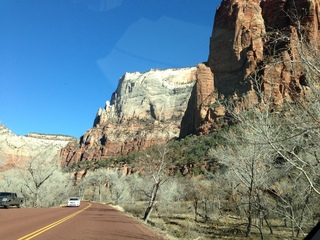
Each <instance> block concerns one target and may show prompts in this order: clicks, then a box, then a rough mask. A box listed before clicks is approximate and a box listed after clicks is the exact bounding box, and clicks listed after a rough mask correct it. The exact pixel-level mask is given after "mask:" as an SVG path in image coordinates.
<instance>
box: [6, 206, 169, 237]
mask: <svg viewBox="0 0 320 240" xmlns="http://www.w3.org/2000/svg"><path fill="white" fill-rule="evenodd" d="M0 239H1V240H12V239H14V240H17V239H18V240H27V239H36V240H51V239H52V240H63V239H68V240H73V239H77V240H91V239H99V240H100V239H101V240H103V239H107V240H120V239H121V240H126V239H130V240H137V239H139V240H144V239H145V240H151V239H155V240H165V239H166V238H165V237H164V236H161V235H160V234H159V233H157V232H156V231H154V230H153V229H151V228H149V227H148V226H146V225H144V224H142V223H140V222H138V221H136V220H134V219H133V218H131V217H128V216H126V215H125V214H124V213H122V212H120V211H117V210H115V209H114V208H112V207H110V206H108V205H104V204H99V203H90V202H81V206H80V207H61V208H20V209H18V208H10V209H4V208H0Z"/></svg>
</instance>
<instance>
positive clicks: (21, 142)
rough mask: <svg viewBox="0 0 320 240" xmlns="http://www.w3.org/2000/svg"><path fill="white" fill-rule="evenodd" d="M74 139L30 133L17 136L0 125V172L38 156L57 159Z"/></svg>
mask: <svg viewBox="0 0 320 240" xmlns="http://www.w3.org/2000/svg"><path fill="white" fill-rule="evenodd" d="M70 141H76V138H73V137H70V136H62V135H52V134H49V135H47V134H36V133H32V134H30V135H28V136H18V135H16V134H14V133H13V132H12V131H11V130H9V129H8V128H7V127H5V126H4V125H2V124H0V170H5V169H8V168H14V167H17V166H19V164H20V163H22V162H25V161H28V160H31V159H32V158H34V157H35V156H38V155H39V154H44V155H45V156H47V157H51V158H54V157H56V158H58V157H59V153H60V150H61V149H62V148H64V147H66V146H67V144H68V143H69V142H70Z"/></svg>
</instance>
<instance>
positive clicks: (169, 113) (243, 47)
mask: <svg viewBox="0 0 320 240" xmlns="http://www.w3.org/2000/svg"><path fill="white" fill-rule="evenodd" d="M319 4H320V3H319V0H223V1H222V2H221V5H220V7H219V8H218V9H217V10H216V14H215V21H214V26H213V31H212V36H211V38H210V51H209V54H208V55H209V56H208V60H207V62H204V63H200V64H198V66H196V67H192V68H184V69H167V70H151V71H149V72H146V73H126V74H125V75H124V76H123V77H122V78H121V79H120V81H119V85H118V88H117V90H116V91H115V93H114V94H113V96H112V100H111V102H107V103H106V106H105V107H104V109H99V110H98V113H97V115H96V117H95V120H94V125H93V128H91V129H90V130H89V131H87V132H86V133H85V134H84V135H83V136H82V137H81V139H80V142H79V144H77V145H75V144H71V143H70V144H69V145H68V146H67V147H66V148H64V149H63V150H62V152H61V156H62V157H63V159H64V160H63V164H65V165H69V164H71V163H73V162H78V161H84V160H93V161H97V160H99V159H104V158H109V157H115V156H118V155H122V154H128V153H132V152H135V151H139V150H141V149H144V148H147V147H148V146H151V145H152V144H157V143H161V142H166V141H168V140H169V139H172V138H175V137H184V136H186V135H188V134H192V133H197V134H207V133H209V132H212V131H216V130H217V129H219V128H220V127H221V126H223V125H224V124H227V123H226V122H225V121H224V118H225V116H226V109H225V108H224V106H223V105H221V104H219V102H220V101H221V100H222V101H223V100H225V99H231V100H232V101H233V105H234V106H235V108H238V110H239V109H241V108H246V107H249V106H252V105H253V104H259V102H261V101H263V99H259V96H258V95H257V94H256V87H257V86H256V84H257V83H256V82H254V81H253V80H252V79H253V77H254V76H253V75H254V74H257V71H256V70H257V69H258V68H259V69H264V70H263V71H260V72H259V76H258V77H259V81H260V82H259V85H260V87H261V89H262V91H265V93H266V95H267V96H271V97H270V99H271V101H272V103H273V105H274V106H277V105H278V106H280V105H281V104H282V103H283V101H284V99H286V100H287V101H292V100H293V99H294V98H296V97H299V96H302V95H303V94H305V91H306V84H305V81H303V79H305V76H304V73H303V71H301V66H300V65H299V63H298V62H299V60H300V58H301V56H300V55H299V53H298V51H297V50H296V49H298V45H299V41H297V40H298V39H299V36H301V35H304V36H305V39H306V41H307V42H308V43H312V42H317V41H318V39H319V23H320V13H319V9H320V6H319ZM213 13H214V9H213ZM270 59H271V60H270ZM286 62H287V63H286ZM288 63H293V64H288ZM266 69H267V70H266Z"/></svg>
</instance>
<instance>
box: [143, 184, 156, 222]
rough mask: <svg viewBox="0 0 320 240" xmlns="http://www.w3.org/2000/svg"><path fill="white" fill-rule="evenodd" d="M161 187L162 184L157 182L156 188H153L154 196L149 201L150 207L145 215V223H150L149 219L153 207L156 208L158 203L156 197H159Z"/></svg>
mask: <svg viewBox="0 0 320 240" xmlns="http://www.w3.org/2000/svg"><path fill="white" fill-rule="evenodd" d="M159 187H160V182H157V183H156V184H155V185H154V186H153V189H152V194H151V197H150V200H149V204H148V207H147V209H146V211H145V213H144V217H143V221H144V222H148V219H149V217H150V215H151V212H152V210H153V207H154V204H155V202H156V197H157V193H158V190H159Z"/></svg>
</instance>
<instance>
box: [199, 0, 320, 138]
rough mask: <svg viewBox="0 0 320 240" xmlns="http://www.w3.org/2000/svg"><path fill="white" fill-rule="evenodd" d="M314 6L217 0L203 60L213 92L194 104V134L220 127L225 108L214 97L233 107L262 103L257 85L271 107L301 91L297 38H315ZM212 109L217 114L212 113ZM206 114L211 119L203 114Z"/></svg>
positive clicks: (300, 0)
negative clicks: (195, 110) (209, 72)
mask: <svg viewBox="0 0 320 240" xmlns="http://www.w3.org/2000/svg"><path fill="white" fill-rule="evenodd" d="M319 4H320V3H319V1H318V0H262V1H260V0H224V1H222V3H221V6H220V7H219V8H218V9H217V12H216V15H215V22H214V28H213V31H212V36H211V39H210V53H209V58H208V62H207V66H208V67H210V69H211V71H212V73H213V76H214V78H213V82H214V89H215V94H213V95H215V96H212V97H211V100H209V101H210V104H208V101H204V102H202V103H198V107H197V109H198V110H197V113H196V116H195V117H196V118H197V120H196V121H195V122H196V123H198V125H196V128H197V129H198V132H199V133H203V134H206V133H209V132H211V131H212V130H214V129H216V128H217V126H218V127H219V126H221V125H223V123H221V119H223V115H224V114H225V113H224V111H225V110H224V108H223V107H222V105H221V104H219V101H220V102H221V101H224V100H226V99H228V100H230V99H231V101H233V103H232V105H233V106H235V107H236V108H238V109H244V108H248V107H250V106H252V105H257V104H259V102H260V101H263V100H264V99H259V96H257V94H256V90H257V89H256V87H257V86H259V88H260V90H262V91H264V93H265V95H266V96H268V97H269V99H268V101H271V104H270V106H271V107H272V106H281V105H282V104H283V102H284V100H286V101H288V102H290V101H294V99H295V98H299V97H301V96H303V95H304V94H305V90H306V81H305V79H306V76H304V73H303V70H302V64H301V62H302V61H303V60H302V56H301V52H299V51H298V49H299V48H301V45H300V44H301V36H303V38H304V39H305V41H306V42H305V43H307V44H317V42H318V41H319V23H320V21H319V19H320V18H319V16H320V12H319V11H320V8H319ZM306 54H308V53H306ZM259 69H260V71H257V70H259ZM255 79H259V82H255ZM198 81H199V80H198ZM200 81H201V79H200ZM197 94H198V93H197ZM199 105H200V107H199ZM213 112H216V113H218V112H219V113H220V114H218V115H219V116H217V117H216V116H214V115H212V113H213ZM210 115H211V116H213V117H211V118H208V117H207V116H210Z"/></svg>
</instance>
